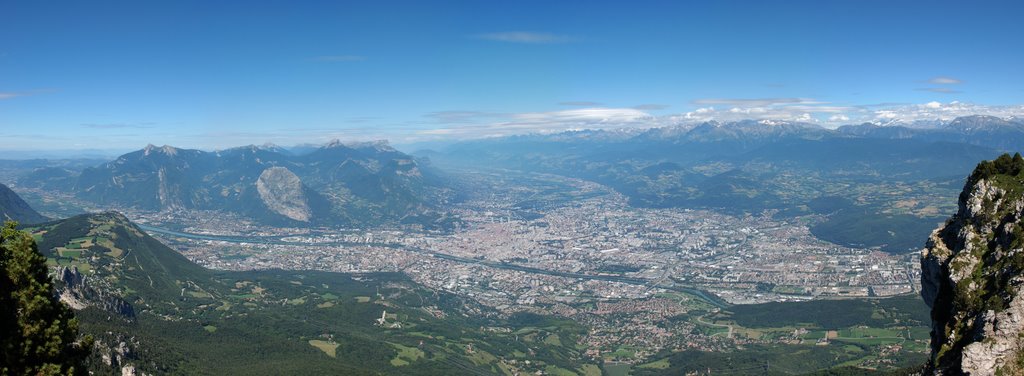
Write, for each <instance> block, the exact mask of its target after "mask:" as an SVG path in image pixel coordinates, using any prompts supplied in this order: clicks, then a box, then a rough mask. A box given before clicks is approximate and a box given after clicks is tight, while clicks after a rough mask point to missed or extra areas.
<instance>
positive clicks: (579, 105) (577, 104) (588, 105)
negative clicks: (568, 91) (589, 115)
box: [558, 101, 602, 107]
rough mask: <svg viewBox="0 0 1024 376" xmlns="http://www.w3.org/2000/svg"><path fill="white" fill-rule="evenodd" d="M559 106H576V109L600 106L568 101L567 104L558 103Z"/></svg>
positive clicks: (596, 103)
mask: <svg viewBox="0 0 1024 376" xmlns="http://www.w3.org/2000/svg"><path fill="white" fill-rule="evenodd" d="M558 104H559V105H561V106H576V107H595V106H601V105H602V103H600V102H588V101H569V102H558Z"/></svg>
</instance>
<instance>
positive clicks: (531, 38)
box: [473, 31, 576, 44]
mask: <svg viewBox="0 0 1024 376" xmlns="http://www.w3.org/2000/svg"><path fill="white" fill-rule="evenodd" d="M473 37H475V38H477V39H483V40H491V41H497V42H509V43H531V44H552V43H569V42H574V41H576V39H575V38H573V37H570V36H568V35H559V34H552V33H540V32H531V31H504V32H498V33H484V34H476V35H474V36H473Z"/></svg>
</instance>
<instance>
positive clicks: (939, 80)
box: [928, 76, 963, 85]
mask: <svg viewBox="0 0 1024 376" xmlns="http://www.w3.org/2000/svg"><path fill="white" fill-rule="evenodd" d="M928 83H932V84H936V85H956V84H961V83H963V81H961V80H958V79H956V78H953V77H942V76H940V77H934V78H932V79H930V80H928Z"/></svg>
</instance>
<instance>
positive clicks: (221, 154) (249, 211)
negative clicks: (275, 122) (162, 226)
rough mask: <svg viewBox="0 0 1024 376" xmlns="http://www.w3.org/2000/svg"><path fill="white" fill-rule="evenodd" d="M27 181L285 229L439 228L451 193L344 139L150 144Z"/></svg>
mask: <svg viewBox="0 0 1024 376" xmlns="http://www.w3.org/2000/svg"><path fill="white" fill-rule="evenodd" d="M19 183H20V184H21V185H24V186H27V187H39V188H45V189H58V190H66V191H68V192H70V193H73V194H74V195H75V196H77V197H78V198H80V199H83V200H86V201H90V202H93V203H96V204H100V205H103V206H106V207H127V208H135V209H141V210H150V211H161V210H176V209H198V210H224V211H227V212H232V213H237V214H240V215H243V216H246V217H249V218H253V219H256V220H257V221H259V222H262V223H268V224H280V225H379V224H386V223H399V222H401V223H412V224H421V225H424V226H435V225H438V224H439V223H441V222H440V221H443V216H442V215H440V214H438V212H437V211H436V210H435V208H436V207H437V205H438V204H439V203H441V202H443V200H444V197H445V195H446V192H447V191H448V190H449V189H448V188H447V187H446V186H445V184H444V182H443V179H442V178H441V177H440V175H439V174H438V173H437V172H436V171H434V170H433V169H432V168H430V167H429V166H425V165H423V164H422V163H421V162H420V161H417V160H416V159H414V158H413V157H410V156H409V155H406V154H404V153H401V152H399V151H397V150H395V149H394V148H392V147H390V146H389V145H388V144H387V143H386V142H372V143H358V144H343V143H340V142H336V141H335V142H331V143H329V144H327V145H323V146H321V147H319V148H317V149H315V150H312V151H310V152H308V153H306V154H301V155H297V154H293V153H292V152H290V151H288V150H285V149H283V148H279V147H276V146H273V145H264V146H245V147H238V148H232V149H227V150H222V151H213V152H207V151H201V150H190V149H179V148H175V147H171V146H162V147H157V146H153V145H149V146H147V147H145V148H144V149H142V150H138V151H134V152H131V153H128V154H125V155H122V156H120V157H118V158H117V159H116V160H114V161H111V162H107V163H104V164H101V165H99V166H96V167H90V168H85V169H84V170H82V171H81V172H80V173H76V172H75V171H72V170H68V169H61V168H40V169H36V170H34V171H33V172H32V173H30V174H27V175H26V176H24V177H23V178H22V179H21V180H19Z"/></svg>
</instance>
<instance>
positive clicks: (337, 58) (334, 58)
mask: <svg viewBox="0 0 1024 376" xmlns="http://www.w3.org/2000/svg"><path fill="white" fill-rule="evenodd" d="M313 60H314V61H321V62H328V63H338V62H348V61H363V60H366V56H362V55H327V56H317V57H315V58H313Z"/></svg>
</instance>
